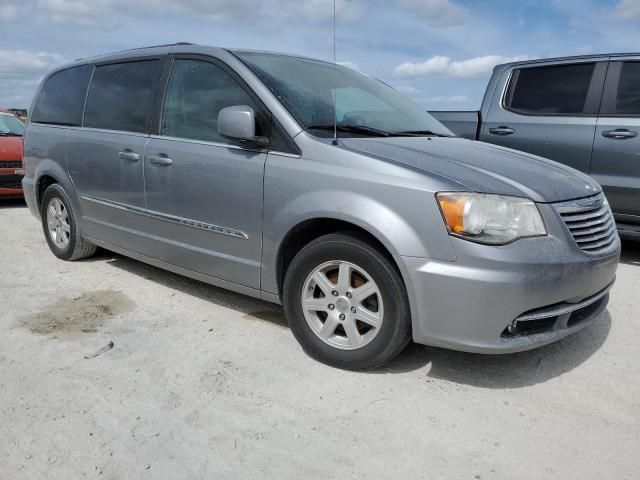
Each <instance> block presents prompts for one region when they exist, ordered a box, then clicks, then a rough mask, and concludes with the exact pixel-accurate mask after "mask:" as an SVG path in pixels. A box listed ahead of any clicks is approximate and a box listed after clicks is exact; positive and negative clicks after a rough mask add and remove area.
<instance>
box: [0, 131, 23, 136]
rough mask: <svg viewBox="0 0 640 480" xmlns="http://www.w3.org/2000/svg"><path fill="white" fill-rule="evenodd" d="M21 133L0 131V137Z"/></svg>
mask: <svg viewBox="0 0 640 480" xmlns="http://www.w3.org/2000/svg"><path fill="white" fill-rule="evenodd" d="M21 136H22V135H21V134H19V133H14V132H0V137H21Z"/></svg>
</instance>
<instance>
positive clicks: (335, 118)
mask: <svg viewBox="0 0 640 480" xmlns="http://www.w3.org/2000/svg"><path fill="white" fill-rule="evenodd" d="M335 79H336V0H333V80H334V82H335ZM332 90H333V92H332V93H333V94H332V97H333V142H332V143H333V144H334V145H337V144H338V107H337V105H336V87H335V86H334V88H333V89H332Z"/></svg>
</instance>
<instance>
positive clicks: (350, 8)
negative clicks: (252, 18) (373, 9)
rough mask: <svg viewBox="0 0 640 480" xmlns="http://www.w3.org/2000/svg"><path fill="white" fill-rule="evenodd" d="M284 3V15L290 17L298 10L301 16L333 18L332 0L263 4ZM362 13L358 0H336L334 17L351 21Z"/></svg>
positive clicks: (296, 0)
mask: <svg viewBox="0 0 640 480" xmlns="http://www.w3.org/2000/svg"><path fill="white" fill-rule="evenodd" d="M274 3H284V5H282V6H281V7H280V9H281V10H284V13H285V15H286V16H288V17H290V16H292V15H294V14H295V13H297V12H299V13H300V14H302V15H303V16H305V17H306V18H309V19H314V20H327V19H332V18H333V0H302V1H300V0H293V1H288V2H287V1H285V2H278V1H277V0H276V1H273V0H272V1H271V2H269V1H267V2H265V4H272V5H271V7H272V8H273V4H274ZM363 13H364V7H363V6H362V4H361V3H360V1H358V0H336V19H338V20H340V21H346V22H352V21H354V20H357V19H358V18H360V17H361V16H362V15H363Z"/></svg>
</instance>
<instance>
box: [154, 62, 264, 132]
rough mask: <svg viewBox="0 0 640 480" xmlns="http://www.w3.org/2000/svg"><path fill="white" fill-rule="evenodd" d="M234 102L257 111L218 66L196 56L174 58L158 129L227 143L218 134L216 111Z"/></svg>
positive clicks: (248, 98) (253, 104)
mask: <svg viewBox="0 0 640 480" xmlns="http://www.w3.org/2000/svg"><path fill="white" fill-rule="evenodd" d="M233 105H248V106H250V107H252V108H253V110H254V112H256V113H257V112H258V108H257V107H256V105H255V102H254V101H253V100H252V98H251V97H250V96H249V95H248V94H247V92H246V91H245V90H244V89H243V88H242V87H241V86H240V85H238V83H237V82H236V81H235V80H234V79H233V78H232V77H231V76H230V75H229V74H228V73H227V72H225V71H224V70H223V69H222V68H220V67H219V66H217V65H214V64H212V63H209V62H203V61H199V60H176V61H175V63H174V65H173V68H172V70H171V75H170V77H169V85H168V87H167V94H166V96H165V102H164V110H163V114H162V125H161V132H160V133H161V134H162V135H167V136H170V137H180V138H191V139H195V140H206V141H211V142H222V143H229V140H228V139H226V138H224V137H222V136H221V135H220V134H218V113H219V112H220V110H222V109H223V108H226V107H230V106H233ZM258 134H259V135H260V133H258Z"/></svg>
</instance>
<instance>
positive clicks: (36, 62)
mask: <svg viewBox="0 0 640 480" xmlns="http://www.w3.org/2000/svg"><path fill="white" fill-rule="evenodd" d="M61 63H64V58H62V56H60V55H58V54H55V53H45V52H39V53H33V52H27V51H24V50H0V84H2V89H0V106H2V107H17V108H22V107H27V106H28V105H29V103H30V102H31V96H32V95H33V92H34V91H35V89H36V87H37V86H38V83H40V80H41V79H42V77H43V76H44V75H45V74H46V73H48V72H49V71H50V70H51V69H53V67H55V66H56V65H59V64H61Z"/></svg>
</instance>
